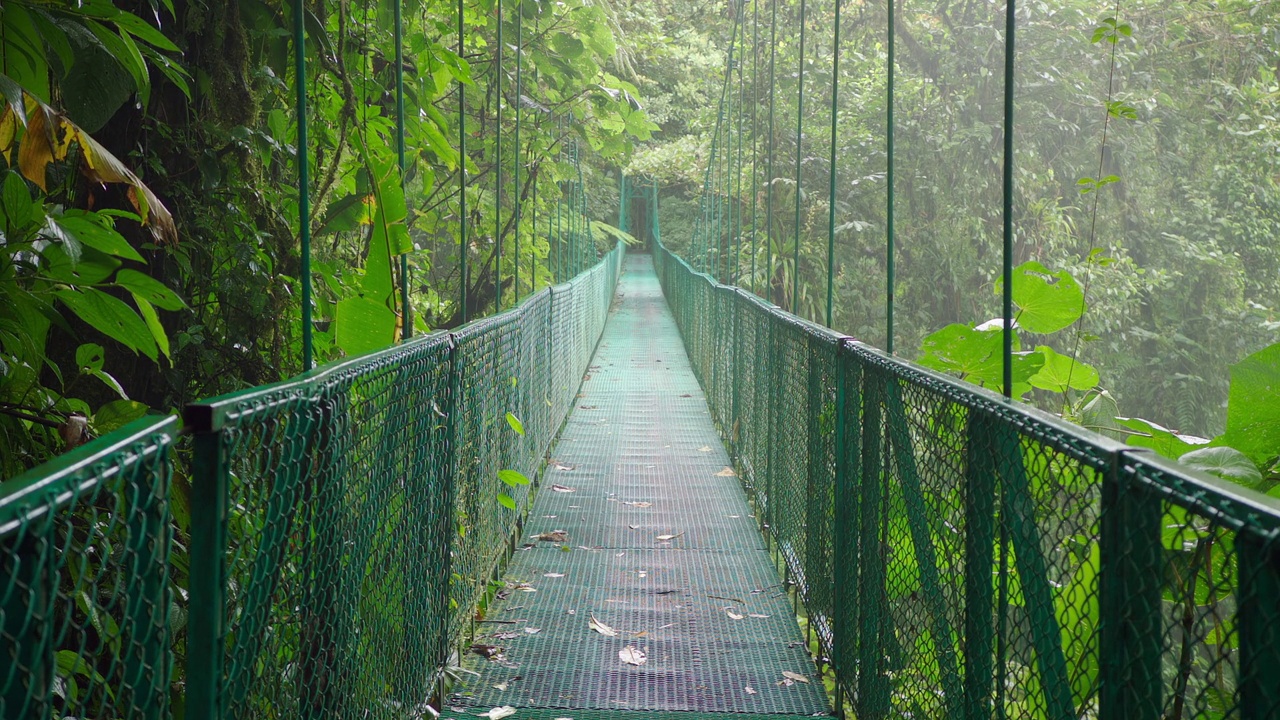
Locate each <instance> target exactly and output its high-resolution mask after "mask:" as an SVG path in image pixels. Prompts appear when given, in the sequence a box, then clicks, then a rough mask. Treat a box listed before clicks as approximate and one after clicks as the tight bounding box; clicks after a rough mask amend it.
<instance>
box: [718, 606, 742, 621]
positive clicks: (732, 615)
mask: <svg viewBox="0 0 1280 720" xmlns="http://www.w3.org/2000/svg"><path fill="white" fill-rule="evenodd" d="M720 609H721V610H724V614H725V615H728V616H729V617H730V619H733V620H741V619H742V618H744V617H746V615H739V614H738V613H736V612H734V611H733V608H730V607H724V608H720Z"/></svg>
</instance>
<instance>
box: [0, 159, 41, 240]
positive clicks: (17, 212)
mask: <svg viewBox="0 0 1280 720" xmlns="http://www.w3.org/2000/svg"><path fill="white" fill-rule="evenodd" d="M0 201H2V202H3V205H2V207H0V209H3V210H4V215H5V217H6V218H7V219H8V223H9V227H11V228H25V227H26V226H27V223H29V222H31V212H32V210H33V209H34V208H35V203H33V202H32V201H31V192H30V191H29V190H28V189H27V183H26V181H25V180H23V179H22V176H21V175H19V174H18V173H16V172H7V173H5V178H4V189H3V191H0Z"/></svg>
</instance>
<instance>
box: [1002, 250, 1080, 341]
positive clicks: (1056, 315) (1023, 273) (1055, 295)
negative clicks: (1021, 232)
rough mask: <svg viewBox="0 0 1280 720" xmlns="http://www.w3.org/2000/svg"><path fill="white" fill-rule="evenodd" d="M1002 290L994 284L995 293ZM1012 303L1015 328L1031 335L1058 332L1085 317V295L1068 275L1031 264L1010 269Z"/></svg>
mask: <svg viewBox="0 0 1280 720" xmlns="http://www.w3.org/2000/svg"><path fill="white" fill-rule="evenodd" d="M1003 288H1004V283H1003V282H997V283H996V292H997V293H1000V292H1002V290H1003ZM1013 302H1014V304H1015V305H1017V306H1018V315H1017V320H1018V326H1019V327H1022V328H1024V329H1026V330H1027V331H1029V332H1033V333H1041V334H1044V333H1051V332H1057V331H1059V330H1062V329H1063V328H1065V327H1068V326H1069V325H1071V323H1073V322H1075V321H1076V320H1079V319H1080V316H1081V315H1082V314H1083V313H1084V291H1083V290H1081V289H1080V284H1079V283H1077V282H1076V279H1075V278H1073V277H1071V273H1069V272H1067V271H1066V270H1059V271H1057V272H1051V271H1050V270H1049V269H1048V268H1046V267H1045V266H1044V265H1041V264H1040V263H1038V262H1036V261H1034V260H1032V261H1029V262H1025V263H1022V264H1021V265H1019V266H1018V267H1016V268H1014V269H1013Z"/></svg>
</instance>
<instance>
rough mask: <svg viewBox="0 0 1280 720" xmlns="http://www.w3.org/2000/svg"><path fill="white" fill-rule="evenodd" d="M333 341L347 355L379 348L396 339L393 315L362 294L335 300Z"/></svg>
mask: <svg viewBox="0 0 1280 720" xmlns="http://www.w3.org/2000/svg"><path fill="white" fill-rule="evenodd" d="M336 324H337V330H336V337H335V341H336V342H337V344H338V347H340V348H342V351H343V352H345V353H346V354H347V355H348V356H354V355H363V354H365V353H368V352H373V351H374V350H381V349H382V348H384V347H387V346H388V345H390V344H392V343H393V342H395V333H396V314H395V313H393V312H391V310H390V309H388V308H387V306H386V305H384V304H382V303H380V302H377V301H375V300H370V299H368V298H363V297H351V298H344V299H343V300H340V301H338V311H337V318H336Z"/></svg>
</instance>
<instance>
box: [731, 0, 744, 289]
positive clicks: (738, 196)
mask: <svg viewBox="0 0 1280 720" xmlns="http://www.w3.org/2000/svg"><path fill="white" fill-rule="evenodd" d="M746 9H747V0H742V3H741V6H740V10H739V12H740V13H743V14H744V15H745V13H746ZM743 20H744V22H742V23H741V26H742V51H741V52H739V53H738V162H737V169H736V170H735V171H734V173H733V179H734V182H735V183H736V188H737V189H736V190H734V193H733V204H734V207H735V208H736V209H737V215H736V216H735V218H734V224H733V275H732V279H733V284H734V285H740V284H741V278H742V116H743V115H745V114H746V113H745V112H744V108H745V107H746V104H747V86H746V79H745V78H744V77H743V70H744V66H745V65H746V62H744V58H743V56H744V55H745V54H746V49H747V38H746V30H747V28H746V22H745V20H746V18H745V17H744V18H743Z"/></svg>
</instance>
